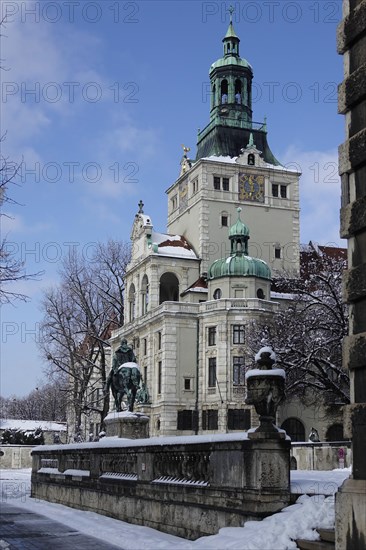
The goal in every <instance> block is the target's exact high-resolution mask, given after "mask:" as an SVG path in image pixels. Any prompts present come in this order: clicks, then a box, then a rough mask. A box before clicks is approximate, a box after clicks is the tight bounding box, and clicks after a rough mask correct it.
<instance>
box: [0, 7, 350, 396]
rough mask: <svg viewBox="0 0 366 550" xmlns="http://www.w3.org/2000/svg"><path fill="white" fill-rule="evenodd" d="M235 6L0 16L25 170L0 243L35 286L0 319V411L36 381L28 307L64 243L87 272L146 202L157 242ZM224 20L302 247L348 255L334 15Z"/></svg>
mask: <svg viewBox="0 0 366 550" xmlns="http://www.w3.org/2000/svg"><path fill="white" fill-rule="evenodd" d="M230 4H231V3H230V2H198V1H189V2H187V1H184V2H180V1H174V2H168V1H162V2H159V1H139V2H138V1H136V2H134V1H133V2H129V1H126V2H125V1H112V0H111V1H109V0H105V1H99V2H98V1H96V2H89V1H83V0H80V1H70V2H66V1H65V2H64V1H62V0H59V1H58V2H51V1H50V2H48V1H47V0H45V1H42V2H25V1H19V2H14V1H6V0H4V1H3V2H2V6H1V9H2V14H3V15H4V14H5V10H6V11H7V13H8V23H7V25H6V28H5V30H4V36H2V38H1V40H2V55H1V57H2V58H3V59H5V62H4V65H5V68H6V69H8V70H6V71H2V73H1V75H0V76H1V78H2V82H1V85H2V103H1V129H2V133H4V131H5V130H7V136H6V141H5V142H4V143H3V155H4V156H9V157H10V158H11V159H12V160H14V161H19V162H20V161H21V160H22V159H23V170H22V175H21V176H20V183H21V185H20V186H17V187H13V188H12V189H11V190H10V193H11V196H12V198H13V199H15V200H16V201H18V202H19V203H20V204H21V205H22V206H8V208H7V212H8V213H9V214H10V215H11V216H12V219H9V218H3V219H2V220H1V224H2V235H3V236H5V235H6V236H7V239H8V241H9V243H11V244H10V245H9V246H11V247H12V250H14V252H15V253H17V254H18V257H20V258H21V259H24V260H25V261H26V263H27V266H28V270H29V271H32V270H45V274H44V276H43V277H42V280H41V281H39V282H34V281H33V282H32V281H28V282H26V283H23V284H22V285H20V286H19V289H20V290H22V291H24V292H25V293H26V294H28V295H29V296H30V301H29V302H28V303H27V304H22V303H18V304H16V305H15V306H9V305H7V306H5V307H3V308H2V311H1V332H2V334H1V340H2V351H1V379H0V380H1V387H0V393H1V394H2V395H10V394H13V393H18V394H19V395H21V394H25V393H27V392H29V391H30V390H31V389H33V388H34V387H35V386H36V385H37V384H38V383H39V381H40V379H41V378H42V362H41V359H40V357H39V355H38V352H37V347H36V343H35V340H36V339H37V338H38V337H39V332H38V323H39V322H40V320H41V316H40V311H39V302H40V298H41V296H42V289H44V288H47V287H49V286H52V285H54V284H57V281H58V276H57V269H58V267H59V265H60V261H61V260H62V258H63V257H64V256H65V255H66V254H67V252H68V250H69V248H70V246H71V244H70V243H73V246H77V247H79V250H81V251H83V253H84V254H85V255H86V256H87V257H88V254H90V252H91V251H92V250H93V243H94V242H96V241H106V240H107V239H108V238H110V237H111V238H114V239H121V240H126V241H127V240H129V236H130V231H131V226H132V221H133V217H134V215H135V213H136V212H137V203H138V201H139V200H140V199H141V198H142V200H143V201H144V203H145V212H146V213H148V214H149V215H150V216H151V217H152V220H153V223H154V226H155V227H156V228H157V229H158V230H161V231H164V230H165V226H166V213H167V202H166V196H165V190H166V189H167V188H168V187H169V186H170V185H171V184H172V183H173V182H174V180H175V179H176V177H177V176H178V174H179V162H180V159H181V155H182V149H181V144H185V145H187V146H190V147H191V153H192V155H191V156H192V157H193V156H194V154H195V145H196V136H197V129H198V128H201V129H202V128H204V126H206V124H207V123H208V121H209V98H208V96H207V92H206V90H207V84H208V82H209V79H208V71H209V67H210V65H211V63H212V62H213V61H215V60H216V59H217V58H219V57H221V55H222V42H221V40H222V38H223V36H224V35H225V33H226V30H227V26H228V22H229V15H228V12H227V9H228V8H229V6H230ZM232 4H233V6H234V7H235V9H236V11H235V13H234V19H233V20H234V27H235V30H236V32H237V34H238V35H239V37H240V38H241V43H240V53H241V56H242V57H245V58H246V59H247V60H248V61H249V62H250V64H251V65H252V67H253V70H254V91H253V111H254V115H253V119H254V120H255V121H262V120H263V118H264V116H267V123H268V141H269V144H270V147H271V149H272V151H273V153H274V154H275V156H276V157H277V158H278V159H279V160H280V161H281V162H282V163H283V164H286V165H288V164H289V163H296V165H298V166H300V167H301V169H302V172H303V176H302V179H301V184H300V197H301V209H302V210H301V241H302V242H308V241H309V240H310V239H312V240H315V241H318V242H320V243H322V244H326V243H338V244H339V243H343V244H344V241H341V240H340V239H339V222H338V220H339V207H340V185H339V178H338V171H337V164H338V158H337V148H338V145H339V144H340V143H341V142H342V141H343V139H344V120H343V117H342V116H339V115H337V85H338V83H340V82H341V81H342V75H343V70H342V58H341V57H340V56H338V55H337V52H336V27H337V24H338V23H339V21H340V20H341V0H335V1H329V2H325V1H319V2H317V1H314V2H310V1H307V0H304V1H294V2H292V1H288V2H287V1H284V0H283V1H282V0H276V1H275V0H274V1H271V0H268V1H241V2H232ZM75 243H76V244H75ZM15 373H16V374H15ZM17 388H18V389H17Z"/></svg>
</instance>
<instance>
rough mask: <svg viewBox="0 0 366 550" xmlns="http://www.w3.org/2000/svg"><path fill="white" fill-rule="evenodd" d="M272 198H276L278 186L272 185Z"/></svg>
mask: <svg viewBox="0 0 366 550" xmlns="http://www.w3.org/2000/svg"><path fill="white" fill-rule="evenodd" d="M272 197H278V184H277V183H272Z"/></svg>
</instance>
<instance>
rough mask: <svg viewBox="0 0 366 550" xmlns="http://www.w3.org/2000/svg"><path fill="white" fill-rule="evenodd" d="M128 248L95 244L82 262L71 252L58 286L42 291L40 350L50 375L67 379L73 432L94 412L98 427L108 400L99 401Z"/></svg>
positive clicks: (118, 316)
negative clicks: (92, 252)
mask: <svg viewBox="0 0 366 550" xmlns="http://www.w3.org/2000/svg"><path fill="white" fill-rule="evenodd" d="M129 257H130V249H129V246H128V245H126V244H125V243H123V242H116V241H109V242H108V243H107V244H98V246H97V248H96V251H95V255H94V257H93V258H92V260H91V261H87V260H86V259H85V258H83V257H82V256H80V255H78V254H77V253H76V252H75V251H74V252H72V253H71V254H70V255H69V257H68V258H67V259H66V260H65V261H64V263H63V267H62V270H61V271H60V279H61V282H60V286H59V287H58V288H52V289H50V290H48V291H47V292H45V294H44V298H43V303H42V310H43V315H44V317H43V325H42V339H41V343H40V346H41V350H42V353H43V355H44V357H45V358H46V359H47V361H48V363H49V366H50V370H51V371H52V370H56V371H57V370H60V371H62V372H64V373H65V374H66V376H67V378H68V388H69V391H68V402H69V405H70V408H71V409H72V411H73V414H72V416H73V420H72V421H73V423H74V430H75V433H77V432H78V429H79V426H80V425H81V418H82V415H83V413H88V414H89V413H90V411H93V412H95V413H97V414H99V416H100V421H101V422H103V419H104V417H105V416H106V414H107V413H108V410H109V397H108V396H103V395H102V392H101V389H102V387H103V386H104V384H105V381H106V378H107V374H108V373H107V370H108V356H109V353H110V345H109V342H108V339H109V337H110V335H111V330H112V329H113V328H117V327H119V326H121V325H122V324H123V319H124V315H123V308H124V301H123V300H124V275H125V270H126V266H127V263H128V261H129Z"/></svg>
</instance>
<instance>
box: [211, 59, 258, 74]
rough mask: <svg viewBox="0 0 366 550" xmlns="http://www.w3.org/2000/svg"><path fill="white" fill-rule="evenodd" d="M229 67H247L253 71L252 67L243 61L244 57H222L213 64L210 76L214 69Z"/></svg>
mask: <svg viewBox="0 0 366 550" xmlns="http://www.w3.org/2000/svg"><path fill="white" fill-rule="evenodd" d="M228 65H236V66H237V67H246V68H249V69H251V68H252V66H251V65H250V63H248V61H247V60H246V59H243V58H242V57H236V56H234V55H229V56H226V57H220V59H218V60H217V61H215V62H214V63H212V65H211V67H210V74H211V73H212V71H213V70H214V69H217V68H218V67H227V66H228Z"/></svg>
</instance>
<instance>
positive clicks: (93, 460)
mask: <svg viewBox="0 0 366 550" xmlns="http://www.w3.org/2000/svg"><path fill="white" fill-rule="evenodd" d="M168 439H169V440H170V441H169V442H168ZM192 440H193V438H191V437H172V438H160V439H159V438H155V439H145V440H135V441H128V440H115V441H111V440H109V441H105V442H103V441H100V442H98V443H88V444H81V445H76V444H72V445H63V446H61V445H60V446H49V447H38V448H36V449H34V450H33V469H32V496H33V497H36V498H41V499H45V500H49V501H50V502H58V503H61V504H65V505H67V506H71V507H74V508H79V509H83V510H91V511H94V512H98V513H101V514H104V515H107V516H111V517H114V518H117V519H120V520H124V521H129V522H130V523H136V524H139V525H146V526H149V527H152V528H154V529H160V530H162V531H165V532H168V533H172V534H175V535H178V536H182V537H186V538H190V539H195V538H197V537H200V536H204V535H210V534H214V533H217V531H218V530H219V529H220V528H221V527H225V526H226V527H228V526H240V525H242V524H243V523H244V522H245V521H246V520H248V519H252V520H256V519H257V520H258V519H261V518H263V517H265V516H268V515H270V514H272V513H275V512H277V511H279V510H281V509H282V508H283V507H285V506H286V505H287V504H288V503H289V500H290V485H289V450H290V441H289V440H287V439H286V440H285V439H282V440H279V439H278V440H274V439H272V440H259V441H252V440H249V439H247V437H246V434H243V435H241V436H238V435H235V436H233V435H231V434H230V435H222V436H211V437H210V436H208V437H199V438H198V441H197V442H195V443H193V442H192Z"/></svg>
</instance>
